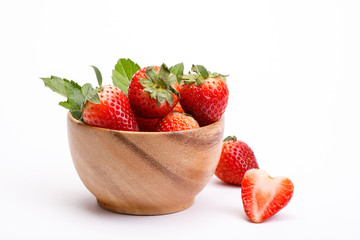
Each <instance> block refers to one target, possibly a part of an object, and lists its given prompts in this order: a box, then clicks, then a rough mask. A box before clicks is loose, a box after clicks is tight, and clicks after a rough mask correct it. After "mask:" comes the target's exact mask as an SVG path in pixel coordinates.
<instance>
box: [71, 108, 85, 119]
mask: <svg viewBox="0 0 360 240" xmlns="http://www.w3.org/2000/svg"><path fill="white" fill-rule="evenodd" d="M81 114H82V112H81V110H73V111H72V112H71V115H72V116H73V117H74V118H75V119H81Z"/></svg>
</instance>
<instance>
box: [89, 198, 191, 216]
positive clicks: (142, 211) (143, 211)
mask: <svg viewBox="0 0 360 240" xmlns="http://www.w3.org/2000/svg"><path fill="white" fill-rule="evenodd" d="M96 200H97V203H98V205H99V206H100V207H102V208H104V209H106V210H109V211H112V212H116V213H122V214H129V215H143V216H151V215H163V214H170V213H176V212H180V211H182V210H185V209H187V208H189V207H190V206H191V205H192V204H193V203H194V199H191V200H190V201H188V202H185V203H183V204H179V205H175V206H171V207H161V208H150V207H148V208H146V207H145V208H144V207H141V208H129V207H128V206H126V207H124V206H121V205H116V204H113V203H107V202H104V201H102V200H100V199H96Z"/></svg>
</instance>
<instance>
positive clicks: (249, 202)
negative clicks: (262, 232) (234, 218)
mask: <svg viewBox="0 0 360 240" xmlns="http://www.w3.org/2000/svg"><path fill="white" fill-rule="evenodd" d="M293 192H294V184H293V183H292V182H291V180H290V179H289V178H286V177H275V178H272V177H270V176H269V174H268V173H267V172H265V171H263V170H259V169H251V170H249V171H247V172H246V173H245V176H244V179H243V181H242V183H241V198H242V202H243V205H244V210H245V213H246V215H247V216H248V217H249V219H250V220H251V221H252V222H255V223H261V222H263V221H265V220H266V219H268V218H269V217H271V216H273V215H274V214H276V213H277V212H279V211H280V210H281V209H282V208H284V207H285V206H286V205H287V204H288V203H289V201H290V199H291V197H292V196H293Z"/></svg>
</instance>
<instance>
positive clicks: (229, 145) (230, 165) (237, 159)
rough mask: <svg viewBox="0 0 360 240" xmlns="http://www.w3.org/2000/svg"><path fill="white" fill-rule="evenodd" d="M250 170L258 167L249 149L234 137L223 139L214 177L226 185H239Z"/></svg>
mask: <svg viewBox="0 0 360 240" xmlns="http://www.w3.org/2000/svg"><path fill="white" fill-rule="evenodd" d="M252 168H259V166H258V164H257V162H256V158H255V154H254V152H253V151H252V150H251V148H250V147H249V146H248V145H247V144H246V143H244V142H242V141H239V140H237V139H236V137H235V136H233V137H230V136H229V137H227V138H225V139H224V144H223V147H222V151H221V156H220V161H219V163H218V166H217V168H216V170H215V175H216V176H217V177H218V178H220V179H221V180H222V181H224V182H226V183H230V184H236V185H241V181H242V179H243V177H244V174H245V172H246V171H247V170H249V169H252Z"/></svg>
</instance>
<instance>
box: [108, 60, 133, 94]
mask: <svg viewBox="0 0 360 240" xmlns="http://www.w3.org/2000/svg"><path fill="white" fill-rule="evenodd" d="M139 69H140V66H139V65H138V64H136V63H134V62H133V61H131V60H130V59H126V58H120V59H119V60H118V61H117V63H116V65H115V69H114V70H113V71H112V80H113V84H114V85H115V86H116V87H118V88H120V89H121V90H122V91H123V92H124V93H125V94H126V95H127V93H128V90H127V89H128V86H129V83H130V81H131V78H132V77H133V76H134V74H135V73H136V72H137V71H138V70H139Z"/></svg>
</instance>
